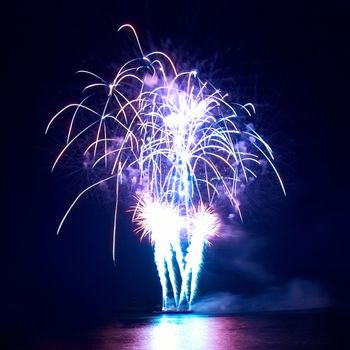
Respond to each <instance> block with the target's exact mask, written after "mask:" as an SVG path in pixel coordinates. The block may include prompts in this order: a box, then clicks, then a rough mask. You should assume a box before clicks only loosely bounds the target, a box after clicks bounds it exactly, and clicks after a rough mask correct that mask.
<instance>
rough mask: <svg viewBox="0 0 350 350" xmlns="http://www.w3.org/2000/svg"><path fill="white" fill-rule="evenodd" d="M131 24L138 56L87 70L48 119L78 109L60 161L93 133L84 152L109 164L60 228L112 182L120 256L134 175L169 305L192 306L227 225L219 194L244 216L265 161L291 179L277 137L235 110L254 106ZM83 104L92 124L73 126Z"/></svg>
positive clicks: (145, 232)
mask: <svg viewBox="0 0 350 350" xmlns="http://www.w3.org/2000/svg"><path fill="white" fill-rule="evenodd" d="M124 27H128V28H129V29H131V30H132V31H133V33H134V35H135V38H136V40H137V42H138V45H139V49H140V52H141V55H142V56H141V58H135V59H132V60H130V61H128V62H126V63H125V64H124V65H123V66H122V67H121V68H120V69H119V71H118V73H117V75H116V76H115V78H114V80H113V82H112V83H108V82H106V81H104V80H103V79H102V78H100V77H98V76H97V75H96V74H94V73H91V72H88V71H82V73H85V74H88V75H89V76H90V77H91V78H93V79H96V82H94V83H92V84H90V85H88V86H86V87H85V89H84V91H89V93H90V95H89V96H88V97H87V98H85V99H84V100H83V101H82V102H81V103H77V104H71V105H69V106H66V107H65V108H64V109H62V110H61V111H60V112H59V113H57V114H56V115H55V116H54V117H53V118H52V120H51V121H50V123H49V125H48V127H47V129H49V127H50V126H51V124H52V122H53V121H54V120H55V119H56V118H57V117H58V116H59V115H61V114H62V113H63V112H65V111H66V110H67V109H72V110H73V111H74V112H73V115H72V117H71V120H70V126H69V130H68V135H67V143H66V145H65V147H64V148H63V150H62V151H61V152H60V154H59V155H58V157H57V158H56V160H55V162H54V165H53V168H54V167H55V166H56V164H57V163H58V161H59V160H60V158H61V156H62V155H63V154H64V153H65V152H66V151H67V149H68V148H70V147H71V146H74V144H76V143H77V142H79V140H80V139H81V138H82V135H89V138H91V137H92V142H91V143H89V144H88V145H87V146H86V148H85V150H84V155H87V154H88V155H91V156H92V159H93V162H92V164H91V166H92V167H93V168H96V167H98V166H101V165H102V166H103V167H104V168H105V169H107V170H108V174H107V175H106V176H104V177H103V178H101V179H99V180H98V181H97V182H95V183H93V184H91V185H90V186H89V187H87V188H85V189H84V190H83V191H82V192H80V193H79V195H78V196H77V197H76V198H75V200H74V201H73V203H72V205H71V206H70V207H69V209H68V211H67V212H66V214H65V216H64V218H63V220H62V221H61V224H60V226H59V229H58V231H59V230H60V229H61V227H62V224H63V222H64V221H65V219H66V217H67V215H68V214H69V212H70V211H71V209H72V208H73V207H74V205H75V203H76V202H77V201H78V200H79V199H80V197H81V196H82V195H83V194H84V193H86V192H87V191H88V190H90V189H92V188H94V187H96V186H98V185H101V184H103V183H105V182H113V183H114V185H115V214H114V229H113V238H114V239H113V259H115V237H116V230H117V209H118V197H119V190H120V186H121V185H122V183H125V182H126V183H128V182H130V183H131V185H132V186H131V187H130V188H132V190H133V191H134V194H135V199H136V204H135V205H134V206H132V210H133V213H134V214H133V221H134V222H135V224H136V232H138V233H140V235H141V239H142V238H145V237H148V238H149V240H150V242H151V243H152V245H153V247H154V256H155V263H156V265H157V269H158V274H159V278H160V283H161V286H162V296H163V310H169V309H174V310H187V309H191V305H192V303H193V300H194V298H195V295H196V290H197V284H198V276H199V273H200V269H201V265H202V261H203V254H204V250H205V247H206V245H208V243H209V242H210V240H211V238H212V237H214V236H216V235H219V232H220V219H219V215H218V214H219V213H217V212H216V210H215V204H216V203H217V202H218V201H220V200H222V198H226V199H228V200H229V201H230V203H231V205H232V206H233V207H234V208H235V210H236V212H237V213H238V214H239V216H240V215H241V214H240V209H239V202H238V200H237V196H238V194H239V192H240V191H242V189H243V188H244V186H245V183H248V182H250V181H252V179H254V178H256V177H257V173H258V171H259V168H261V166H262V165H264V164H269V165H270V166H271V167H272V169H273V170H274V172H275V173H276V175H277V177H278V180H279V182H280V184H281V186H282V189H283V191H284V187H283V184H282V181H281V178H280V176H279V174H278V172H277V170H276V168H275V167H274V165H273V155H272V150H271V148H270V146H269V145H268V144H267V143H266V142H265V141H264V140H263V139H262V138H261V136H260V135H259V134H258V133H257V132H256V131H255V130H254V129H253V128H252V126H251V125H250V124H245V123H244V122H242V120H241V118H238V114H237V113H238V111H243V112H244V113H246V114H247V115H248V116H250V115H251V114H252V113H254V106H253V105H252V104H246V105H239V104H234V105H232V104H229V103H228V102H227V101H226V100H225V99H226V98H227V96H226V95H222V94H221V92H220V91H219V90H217V89H215V88H214V87H213V85H212V84H210V83H209V82H203V81H201V80H200V79H199V77H198V75H197V72H196V71H185V72H178V70H177V69H176V67H175V65H174V63H173V62H172V60H171V59H170V58H169V56H167V55H166V54H165V53H163V52H158V51H157V52H151V53H149V54H146V55H145V54H144V53H143V50H142V48H141V46H140V44H139V41H138V38H137V35H136V32H135V31H134V29H133V28H132V27H131V26H130V25H124V26H122V27H121V28H124ZM105 92H107V93H106V97H105V102H104V103H103V105H102V106H101V107H98V108H97V107H96V106H95V107H94V106H91V103H90V104H89V101H90V100H89V98H90V96H91V94H96V95H98V96H101V95H103V93H105ZM233 106H234V107H233ZM236 110H237V112H236ZM80 114H85V115H86V114H88V115H89V118H90V119H89V123H88V124H87V126H86V127H83V128H79V127H77V126H76V124H77V122H76V119H77V118H78V117H79V115H80ZM130 174H132V176H131V175H130Z"/></svg>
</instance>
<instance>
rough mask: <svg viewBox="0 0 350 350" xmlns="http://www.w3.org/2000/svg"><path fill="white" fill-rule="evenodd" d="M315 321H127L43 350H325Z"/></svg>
mask: <svg viewBox="0 0 350 350" xmlns="http://www.w3.org/2000/svg"><path fill="white" fill-rule="evenodd" d="M323 327H324V325H323V323H322V320H320V318H318V317H317V316H315V315H314V316H312V315H306V316H305V315H287V316H276V315H275V316H269V315H267V316H266V315H265V316H261V315H259V316H207V315H197V314H190V315H188V314H186V315H154V316H153V315H152V316H145V317H141V316H139V317H133V318H131V317H128V318H125V319H123V320H119V321H115V322H112V323H110V324H108V325H107V326H104V327H101V328H99V329H95V330H94V331H90V332H89V333H88V334H85V335H84V336H77V337H75V338H73V339H72V338H70V339H65V340H63V341H62V339H61V341H59V342H57V341H54V342H53V343H51V344H46V346H45V349H51V350H56V349H64V350H66V349H72V350H73V349H74V350H76V349H85V350H95V349H98V350H107V349H108V350H111V349H116V350H129V349H145V350H175V349H176V350H178V349H185V350H186V349H189V350H196V349H210V350H212V349H213V350H215V349H223V350H226V349H230V350H231V349H232V350H240V349H249V350H250V349H258V350H259V349H264V350H265V349H269V350H271V349H284V350H289V349H327V348H328V345H327V339H326V338H325V333H324V332H323V331H322V330H323Z"/></svg>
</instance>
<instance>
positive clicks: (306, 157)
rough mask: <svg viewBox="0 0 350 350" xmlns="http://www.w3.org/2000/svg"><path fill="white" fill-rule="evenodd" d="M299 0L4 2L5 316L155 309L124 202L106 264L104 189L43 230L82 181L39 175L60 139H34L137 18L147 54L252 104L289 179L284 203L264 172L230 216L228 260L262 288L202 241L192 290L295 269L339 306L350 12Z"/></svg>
mask: <svg viewBox="0 0 350 350" xmlns="http://www.w3.org/2000/svg"><path fill="white" fill-rule="evenodd" d="M305 3H306V2H303V1H300V2H298V1H279V2H276V3H272V2H269V1H256V2H255V1H237V2H234V1H227V2H222V3H221V2H216V3H215V2H211V3H208V4H206V3H205V2H203V1H185V2H181V1H176V2H165V1H163V2H158V1H143V2H131V1H129V2H128V1H123V2H122V1H110V2H107V1H106V2H104V1H99V2H90V1H86V2H80V1H76V2H75V1H69V2H68V1H59V2H45V3H40V2H35V1H34V2H16V3H15V4H14V5H12V7H11V8H8V9H6V10H4V11H3V14H2V16H3V20H2V24H3V29H2V34H3V39H2V43H1V46H2V56H3V57H4V56H5V64H4V65H2V68H3V74H2V87H3V89H2V90H3V91H2V96H3V102H2V113H1V114H2V125H3V127H2V136H1V142H2V148H1V149H2V162H1V163H2V177H1V179H2V188H3V191H2V193H3V196H2V215H3V220H2V230H1V231H2V233H1V238H2V241H3V242H4V244H2V245H1V246H2V250H3V253H2V254H1V255H2V258H3V259H4V262H3V263H2V266H3V267H4V268H5V271H4V273H3V274H2V282H3V283H2V286H3V287H2V289H3V291H5V297H4V298H2V301H3V302H4V303H5V310H7V311H8V312H7V314H6V315H12V316H13V315H14V316H13V317H17V316H16V315H22V316H23V315H29V314H33V313H36V314H37V317H41V316H40V314H43V315H45V314H46V313H47V312H48V310H50V312H54V311H55V312H57V313H60V312H63V311H62V310H67V311H66V312H69V313H71V314H72V315H74V314H75V313H76V315H77V317H79V315H81V313H82V312H83V313H86V314H89V313H91V312H93V313H104V312H107V311H108V310H111V309H114V308H116V307H117V306H116V305H121V304H132V303H135V302H140V303H143V304H146V305H150V306H153V305H154V304H156V303H157V301H158V299H159V298H160V290H159V286H158V280H157V275H156V269H155V267H154V264H153V261H152V259H153V257H152V251H151V249H150V247H149V246H148V245H147V244H146V243H142V244H140V243H139V242H138V238H137V237H136V236H135V235H134V234H133V233H132V229H131V225H130V215H129V214H124V211H125V209H126V205H125V207H124V208H122V211H121V212H122V213H123V215H122V216H121V219H120V236H119V242H118V248H117V252H118V253H117V255H118V263H117V267H116V268H115V267H114V266H113V263H112V257H111V235H110V233H111V228H112V215H111V214H112V205H111V203H110V202H108V200H104V199H103V197H102V196H98V195H95V196H88V197H87V198H85V199H84V200H83V201H82V202H81V203H80V204H79V206H78V207H77V208H76V210H75V211H74V212H73V214H72V215H71V217H70V218H69V220H68V221H67V223H66V225H65V227H64V230H63V231H62V235H61V236H59V237H56V235H55V232H56V229H57V225H58V223H59V221H60V219H61V217H62V215H63V214H64V212H65V210H66V209H67V207H68V205H69V203H70V201H71V200H72V199H73V198H74V195H75V194H76V193H77V192H78V190H79V188H81V187H82V186H83V185H84V183H85V182H84V181H86V179H83V178H81V176H82V175H84V174H82V172H81V171H80V172H79V171H77V170H76V168H74V167H69V166H67V165H66V167H64V166H63V167H62V168H61V170H58V171H57V173H54V174H51V173H50V168H51V165H52V162H53V159H54V156H55V154H56V153H57V151H58V150H59V142H60V140H61V138H60V136H61V135H62V134H61V133H60V131H59V127H58V128H57V129H56V130H54V131H53V133H51V134H50V136H46V137H45V136H44V130H45V127H46V124H47V122H48V121H49V119H50V117H51V116H52V115H53V114H54V113H56V112H57V111H58V110H59V108H61V107H63V106H64V105H66V104H67V103H70V102H73V101H77V100H78V99H79V98H80V92H79V91H80V90H79V89H80V88H81V87H82V85H83V82H82V81H81V80H80V77H79V76H74V72H76V71H77V70H78V69H91V70H94V71H96V72H98V73H101V74H105V75H106V78H108V74H110V73H111V72H112V66H113V63H119V62H123V61H124V60H125V58H127V57H130V56H131V55H133V54H135V52H136V48H135V44H134V43H132V44H130V41H131V40H132V39H131V37H130V36H129V35H128V34H125V33H117V28H118V26H120V25H121V24H123V23H132V24H133V25H134V26H135V27H136V29H137V31H138V33H139V35H140V38H141V40H142V42H143V44H144V48H145V49H153V48H154V47H160V48H162V49H163V48H165V49H166V50H168V51H169V53H170V54H171V53H172V52H174V54H175V55H176V56H177V57H180V56H182V57H181V60H182V61H187V60H188V61H190V62H191V64H195V65H198V67H197V68H199V71H200V72H201V71H204V73H203V74H205V70H206V65H207V66H208V67H209V66H210V67H211V68H210V70H211V72H210V75H211V78H212V79H213V81H214V83H215V85H216V86H224V88H225V89H230V92H231V91H232V94H233V95H234V96H235V97H236V98H237V100H238V101H240V102H248V101H249V102H253V103H254V104H256V106H257V117H256V125H257V127H259V128H260V130H263V135H264V136H266V137H267V139H268V141H269V142H270V143H271V144H272V146H273V148H274V149H275V151H276V157H277V166H278V168H279V170H280V172H281V174H282V176H283V178H284V181H285V185H286V189H287V193H288V195H287V198H284V197H283V195H282V193H281V192H280V191H279V190H278V188H277V185H274V184H271V183H268V182H266V181H267V180H266V179H265V180H264V182H262V183H261V184H260V185H259V183H258V182H257V183H256V186H255V187H254V186H253V188H252V190H251V192H252V193H251V197H249V202H248V201H245V203H244V204H243V209H244V210H245V213H246V214H245V221H244V223H243V224H239V223H238V226H239V227H240V231H242V232H245V234H246V237H245V238H242V239H241V240H238V241H237V242H233V243H231V244H232V255H231V254H229V252H227V251H226V254H227V256H228V259H231V258H232V259H234V256H233V254H238V255H239V256H244V259H245V262H249V263H254V266H258V267H257V268H261V269H262V270H263V271H264V273H266V274H267V275H271V276H273V278H271V279H269V278H267V279H264V280H263V282H261V280H257V279H254V278H253V277H251V278H250V277H249V276H248V277H247V275H244V273H243V272H244V270H240V271H238V270H237V269H235V268H233V269H231V270H230V269H227V270H225V269H224V268H223V267H222V268H221V267H218V266H215V263H214V262H213V261H215V259H213V256H215V254H214V252H215V249H216V250H217V251H218V252H219V253H220V249H221V248H213V252H211V259H210V261H211V265H210V266H208V269H209V272H210V273H208V276H211V277H210V278H209V277H208V279H207V280H206V281H204V282H203V285H202V290H203V292H204V293H205V292H206V291H207V292H218V291H220V292H221V291H228V292H231V293H243V294H251V295H254V294H256V293H260V292H263V291H264V290H266V289H267V288H269V287H271V286H275V285H282V284H284V283H288V281H291V280H293V279H303V280H310V281H314V282H317V283H319V284H320V285H322V286H323V288H324V289H325V290H326V291H327V293H328V294H329V295H330V298H331V299H332V302H333V304H334V305H335V306H336V307H339V308H344V307H349V299H348V295H349V292H350V289H349V282H350V281H349V276H350V273H349V272H350V271H349V267H350V264H349V258H348V256H349V254H348V249H349V243H350V240H349V229H348V205H347V204H348V194H349V192H348V186H347V181H348V179H347V178H348V170H347V162H348V153H347V151H348V145H347V132H346V130H347V127H346V125H347V124H348V123H347V120H348V107H347V103H348V98H347V97H348V81H347V80H346V78H345V68H346V65H347V63H348V62H349V51H348V36H349V30H348V28H347V21H348V18H347V16H348V13H349V10H350V9H349V6H348V5H347V4H346V2H345V1H344V2H337V1H327V2H322V3H321V2H318V1H309V2H307V4H305ZM180 53H181V54H180ZM213 66H214V69H213V68H212V67H213ZM227 77H230V78H229V79H228V78H227ZM254 185H255V184H254ZM265 186H267V188H268V189H269V192H268V193H265V192H264V189H265ZM123 210H124V211H123ZM252 242H253V243H252ZM219 246H220V245H219ZM242 249H243V250H244V249H246V252H242ZM213 254H214V255H213ZM242 259H243V258H242ZM244 259H243V260H244ZM242 271H243V272H242ZM215 273H217V275H220V276H222V275H223V274H225V273H226V275H225V277H224V278H218V277H217V275H216V277H215V276H214V277H213V275H215ZM203 280H205V274H204V275H203ZM213 284H215V285H213ZM7 317H9V316H7Z"/></svg>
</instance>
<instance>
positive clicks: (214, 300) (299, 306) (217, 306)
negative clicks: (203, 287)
mask: <svg viewBox="0 0 350 350" xmlns="http://www.w3.org/2000/svg"><path fill="white" fill-rule="evenodd" d="M329 306H331V298H330V296H329V295H328V293H327V291H326V290H325V288H324V287H323V286H322V285H321V284H320V283H318V282H314V281H310V280H305V279H293V280H291V281H289V282H288V283H286V284H283V285H279V286H275V287H270V288H267V289H266V290H265V291H264V292H262V293H259V294H256V295H253V296H247V295H235V294H231V293H215V294H212V295H209V296H206V297H203V298H201V299H199V300H198V301H197V302H196V303H195V305H193V309H194V310H195V311H196V312H203V313H237V312H258V311H286V310H310V309H320V308H326V307H329Z"/></svg>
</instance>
